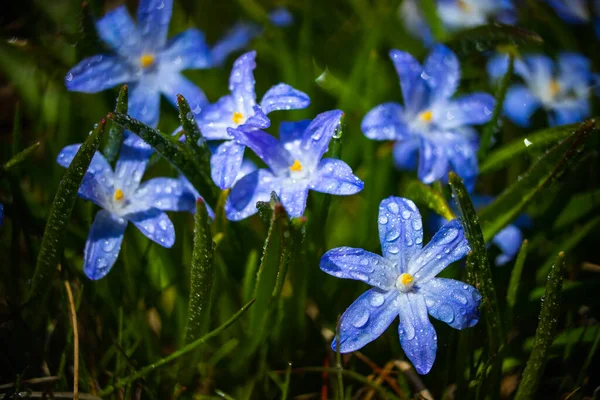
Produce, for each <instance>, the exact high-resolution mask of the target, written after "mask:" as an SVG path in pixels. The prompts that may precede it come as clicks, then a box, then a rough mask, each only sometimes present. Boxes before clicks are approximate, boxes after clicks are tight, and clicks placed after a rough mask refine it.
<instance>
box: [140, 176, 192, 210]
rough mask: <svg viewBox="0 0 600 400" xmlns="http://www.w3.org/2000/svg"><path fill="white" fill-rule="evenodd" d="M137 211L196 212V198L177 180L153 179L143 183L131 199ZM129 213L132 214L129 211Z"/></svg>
mask: <svg viewBox="0 0 600 400" xmlns="http://www.w3.org/2000/svg"><path fill="white" fill-rule="evenodd" d="M131 203H132V207H133V208H134V209H135V208H137V207H139V210H141V209H147V208H156V209H158V210H162V211H188V212H195V209H196V196H195V195H194V193H192V192H191V191H190V190H188V187H187V186H186V184H185V182H184V181H182V180H181V179H177V178H153V179H150V180H148V181H146V182H144V183H142V184H141V185H140V187H139V189H138V190H137V191H136V192H135V195H134V196H133V197H132V199H131ZM128 211H129V212H131V211H130V210H129V209H128Z"/></svg>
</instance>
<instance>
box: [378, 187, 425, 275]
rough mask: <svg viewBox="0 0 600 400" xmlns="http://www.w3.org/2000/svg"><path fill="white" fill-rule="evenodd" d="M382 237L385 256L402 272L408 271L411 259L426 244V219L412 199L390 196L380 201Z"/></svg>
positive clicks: (379, 219) (380, 238)
mask: <svg viewBox="0 0 600 400" xmlns="http://www.w3.org/2000/svg"><path fill="white" fill-rule="evenodd" d="M377 224H378V225H379V241H380V243H381V250H382V254H383V256H384V257H385V258H386V259H388V260H390V261H392V262H393V263H394V265H395V267H396V271H397V273H398V274H402V273H405V272H408V264H407V263H408V261H409V260H410V259H411V258H412V257H413V256H414V255H415V254H417V253H418V252H419V250H420V249H421V247H422V246H423V222H422V221H421V214H420V213H419V210H418V209H417V207H416V206H415V203H413V202H412V201H410V200H408V199H405V198H402V197H393V196H392V197H388V198H387V199H385V200H383V201H382V202H381V203H380V204H379V217H378V219H377Z"/></svg>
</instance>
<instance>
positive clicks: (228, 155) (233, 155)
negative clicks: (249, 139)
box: [210, 140, 244, 189]
mask: <svg viewBox="0 0 600 400" xmlns="http://www.w3.org/2000/svg"><path fill="white" fill-rule="evenodd" d="M243 158H244V146H243V145H241V144H238V143H236V142H235V141H233V140H232V141H228V142H224V143H222V144H221V145H219V147H217V151H215V153H214V154H213V155H212V157H211V158H210V172H211V177H212V179H213V181H214V182H215V184H216V185H217V186H218V187H219V188H220V189H227V188H230V187H231V186H232V185H233V183H234V182H235V180H236V177H237V175H238V173H239V172H240V168H241V167H242V160H243Z"/></svg>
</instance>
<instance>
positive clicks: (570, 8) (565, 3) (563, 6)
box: [547, 0, 590, 24]
mask: <svg viewBox="0 0 600 400" xmlns="http://www.w3.org/2000/svg"><path fill="white" fill-rule="evenodd" d="M547 1H548V4H550V6H552V8H554V11H556V13H557V14H558V15H559V16H560V17H561V18H562V19H563V20H565V22H567V23H570V24H582V23H586V22H588V21H589V20H590V15H589V11H588V5H587V3H588V1H586V0H547Z"/></svg>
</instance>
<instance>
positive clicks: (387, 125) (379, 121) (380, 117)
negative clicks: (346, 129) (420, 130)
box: [360, 103, 409, 140]
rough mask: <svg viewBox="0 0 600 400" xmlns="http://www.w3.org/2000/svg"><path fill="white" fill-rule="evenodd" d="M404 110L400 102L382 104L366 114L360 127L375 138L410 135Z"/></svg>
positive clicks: (387, 138)
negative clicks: (403, 113)
mask: <svg viewBox="0 0 600 400" xmlns="http://www.w3.org/2000/svg"><path fill="white" fill-rule="evenodd" d="M402 112H403V109H402V106H401V105H400V104H397V103H383V104H380V105H378V106H377V107H375V108H373V109H372V110H371V111H369V112H368V113H367V115H365V117H364V118H363V120H362V123H361V125H360V127H361V129H362V131H363V133H364V134H365V136H366V137H368V138H369V139H373V140H396V139H400V138H405V137H408V136H409V133H408V127H407V126H406V124H405V123H404V121H402Z"/></svg>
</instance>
